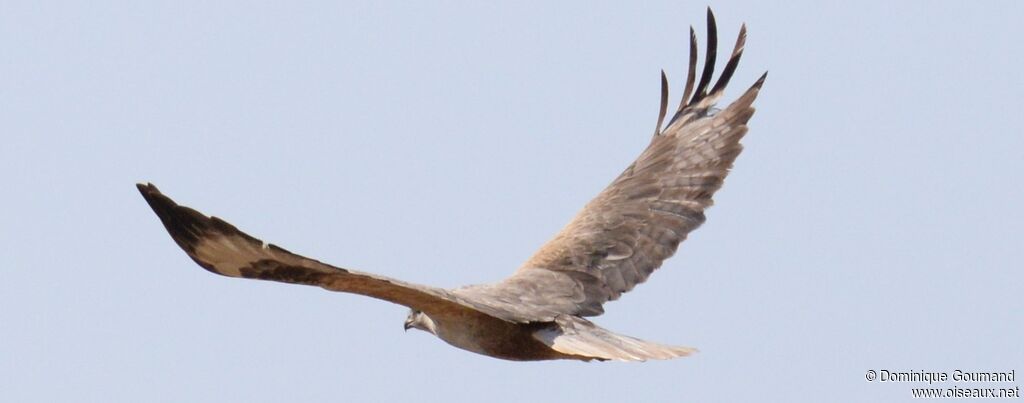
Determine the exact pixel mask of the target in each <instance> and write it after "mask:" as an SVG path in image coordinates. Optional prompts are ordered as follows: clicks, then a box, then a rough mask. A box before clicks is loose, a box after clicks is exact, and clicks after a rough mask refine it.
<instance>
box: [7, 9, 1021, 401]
mask: <svg viewBox="0 0 1024 403" xmlns="http://www.w3.org/2000/svg"><path fill="white" fill-rule="evenodd" d="M482 3H483V2H443V3H436V4H433V3H426V2H422V3H420V2H417V3H402V4H398V3H395V4H390V5H388V4H376V2H363V3H353V2H319V3H301V4H293V3H288V2H282V3H281V4H277V5H274V4H264V3H254V2H217V4H211V3H210V2H188V3H183V2H178V1H167V2H104V1H99V2H48V3H44V2H35V1H4V2H2V3H0V139H2V143H0V167H2V169H0V183H2V185H3V197H2V198H0V207H2V208H0V245H3V246H2V248H0V257H2V258H3V263H2V265H0V273H2V278H3V280H2V281H0V400H3V401H11V402H25V401H82V402H141V401H145V402H165V401H166V402H235V401H237V402H281V401H309V402H338V401H374V400H390V401H444V402H478V401H484V399H485V400H486V401H524V400H526V401H561V402H593V401H602V400H606V401H625V400H626V399H635V400H633V401H810V402H820V401H901V400H909V399H910V388H911V387H922V386H927V385H926V384H921V383H904V384H892V383H884V384H883V383H878V382H874V383H869V382H867V381H866V380H865V372H866V371H867V370H869V369H875V370H881V369H888V370H897V371H918V370H926V371H946V372H951V371H953V370H955V369H958V368H959V369H965V370H980V371H1007V370H1011V369H1015V370H1016V371H1017V376H1018V378H1022V377H1024V348H1021V340H1024V328H1022V312H1024V296H1022V291H1021V287H1022V284H1024V274H1022V270H1021V260H1022V259H1021V258H1022V253H1024V252H1022V251H1024V217H1022V215H1021V206H1022V205H1024V186H1022V185H1024V183H1022V182H1024V181H1022V179H1021V178H1022V170H1024V123H1021V122H1022V120H1021V113H1022V109H1021V105H1022V104H1024V74H1022V73H1021V66H1022V64H1024V58H1022V55H1021V49H1022V47H1021V44H1020V41H1021V39H1022V38H1024V27H1022V25H1021V23H1020V21H1021V20H1022V17H1024V9H1022V6H1021V4H1022V3H1020V2H1012V1H1004V2H985V3H981V2H932V1H928V2H925V1H920V2H846V3H845V4H844V5H840V6H826V5H824V4H823V3H826V2H802V3H801V2H785V3H783V4H780V3H778V2H760V1H758V2H754V1H751V2H715V3H712V4H711V6H712V7H713V8H714V9H715V11H716V13H717V15H718V18H719V19H718V22H719V27H720V32H721V38H722V39H721V42H722V47H721V51H722V53H727V52H728V48H730V47H731V45H732V43H733V41H734V38H735V35H736V33H737V31H738V29H739V26H740V23H741V22H747V24H748V27H749V39H748V41H747V50H746V53H745V54H744V57H743V61H742V63H741V64H740V66H739V69H738V71H737V73H736V75H735V77H734V78H733V81H732V85H731V88H730V90H729V91H728V92H727V96H726V99H730V100H731V99H732V98H734V97H735V96H736V95H737V94H739V93H740V92H741V91H742V90H743V89H745V88H746V87H747V86H749V85H750V84H752V83H753V82H754V80H755V79H756V78H757V77H758V76H759V75H760V74H761V73H762V72H764V71H766V70H768V71H770V74H769V77H768V80H767V83H766V84H765V87H764V90H763V91H762V92H761V95H760V98H759V99H758V100H757V103H756V106H757V108H758V112H757V114H756V115H755V116H754V118H753V119H752V120H751V122H750V127H751V130H750V132H749V134H748V135H747V137H746V138H745V139H744V144H745V145H746V150H745V152H744V153H743V154H742V155H741V156H740V157H739V160H738V161H737V164H736V166H735V169H734V171H733V173H732V174H731V175H730V176H729V178H728V180H727V181H726V184H725V186H724V188H723V190H722V191H720V192H719V193H718V194H717V195H716V197H715V199H716V201H717V204H716V205H715V207H713V208H712V209H711V210H709V212H708V221H707V223H706V224H705V225H704V227H702V228H701V229H699V230H698V231H696V232H695V233H693V234H691V237H690V239H689V240H688V241H686V242H685V243H683V244H682V245H681V247H680V249H679V252H678V253H677V255H676V257H675V258H673V259H671V260H669V261H668V262H667V263H666V264H665V265H664V266H663V267H662V269H661V270H659V271H658V272H656V273H655V274H654V275H653V276H652V278H651V279H650V281H649V282H647V283H645V284H643V285H641V286H639V287H638V288H637V289H635V290H634V291H633V292H631V293H629V294H626V295H625V296H624V297H623V298H622V299H621V300H620V301H617V302H614V303H611V304H609V305H607V306H606V308H607V313H606V314H605V315H604V316H602V317H598V318H595V321H596V322H597V323H599V324H601V325H603V326H605V327H607V328H609V329H611V330H614V331H618V332H622V333H624V334H629V335H633V336H637V337H641V338H645V339H650V340H653V341H658V342H664V343H670V344H681V345H689V346H695V347H698V348H700V350H701V352H700V353H699V354H697V355H696V356H693V357H689V358H684V359H677V360H672V361H664V362H647V363H643V364H635V363H580V362H539V363H515V362H506V361H501V360H496V359H491V358H487V357H484V356H479V355H475V354H473V353H469V352H465V351H462V350H458V349H455V348H452V347H449V346H448V345H446V344H444V343H443V342H442V341H440V340H438V339H436V338H434V337H433V336H430V335H428V334H426V333H423V332H413V331H410V332H408V333H405V332H403V331H402V322H403V320H404V319H405V315H406V309H405V308H403V307H400V306H397V305H391V304H388V303H385V302H381V301H377V300H373V299H369V298H365V297H360V296H353V295H346V294H338V293H330V292H326V291H323V290H320V289H317V288H311V287H302V286H295V285H286V284H278V283H269V282H258V281H249V280H239V279H231V278H226V277H219V276H214V275H212V274H210V273H207V272H206V271H204V270H202V269H200V268H199V267H198V266H196V265H195V264H194V263H193V262H192V261H191V260H189V259H188V258H187V257H186V255H185V254H184V253H182V251H181V250H179V249H178V247H177V246H176V245H175V244H174V243H173V242H172V241H171V239H170V238H169V237H168V235H167V234H166V232H165V231H164V229H163V227H162V226H161V225H160V223H159V221H158V220H157V218H156V217H155V216H154V215H153V213H152V212H151V211H150V210H149V208H148V206H147V205H146V203H145V202H144V201H143V200H142V198H141V197H139V195H138V193H137V191H136V189H135V186H134V184H135V183H136V182H139V181H152V182H153V183H155V184H156V185H158V186H159V187H160V188H161V190H163V191H164V192H165V193H167V194H168V195H169V196H171V197H173V198H175V199H176V200H177V201H179V202H180V203H183V204H186V205H189V206H192V207H195V208H197V209H199V210H201V211H203V212H206V213H208V214H214V215H217V216H220V217H222V218H224V219H226V220H228V221H230V222H232V223H234V224H236V225H237V226H239V227H240V228H242V229H243V230H246V231H247V232H249V233H251V234H253V235H255V236H257V237H260V238H262V239H264V240H267V241H269V242H274V243H277V244H279V245H281V246H283V247H285V248H288V249H290V250H293V251H295V252H298V253H302V254H305V255H308V256H310V257H314V258H318V259H321V260H324V261H326V262H330V263H334V264H336V265H340V266H343V267H349V268H353V269H359V270H365V271H372V272H376V273H381V274H386V275H389V276H394V277H398V278H401V279H405V280H408V281H413V282H418V283H425V284H430V285H437V286H445V287H454V286H458V285H462V284H467V283H481V282H490V281H495V280H498V279H501V278H503V277H504V276H506V275H508V274H510V273H511V272H512V270H513V269H514V268H516V267H517V266H518V265H519V264H520V263H521V262H522V261H524V260H525V259H526V258H527V257H528V256H529V255H530V254H531V253H532V252H533V251H534V250H535V249H536V248H537V247H539V246H540V245H541V244H542V243H543V242H544V241H546V240H547V239H548V238H549V237H550V236H552V235H553V234H554V233H555V232H556V231H557V230H558V229H559V228H560V227H561V226H562V225H564V224H565V223H566V222H567V221H568V220H569V218H570V217H572V215H573V214H575V212H576V211H577V210H578V209H579V208H580V207H582V206H583V204H584V203H585V202H586V201H587V200H589V199H590V198H591V197H592V196H593V195H595V194H596V193H597V192H599V191H600V190H601V189H602V188H603V187H604V186H605V185H606V184H607V183H608V182H609V181H610V180H611V179H612V178H613V177H615V176H616V175H617V174H618V173H619V172H621V170H622V169H623V168H624V167H625V166H626V165H628V164H629V163H630V162H631V161H632V160H633V158H634V157H636V156H637V155H638V154H639V152H640V151H641V150H642V149H643V148H644V147H645V145H646V144H647V141H648V139H649V136H650V134H651V132H652V131H653V127H654V122H655V118H656V116H657V108H658V91H659V87H658V86H659V84H658V71H659V69H661V68H664V69H665V70H666V71H667V72H668V74H669V78H670V80H671V82H672V84H673V87H672V89H673V92H672V97H673V100H672V104H675V103H676V102H677V98H676V96H678V95H679V94H680V93H681V88H682V84H683V83H682V81H683V78H685V70H684V63H685V59H686V37H687V29H688V25H690V24H693V25H694V26H695V27H696V28H697V30H698V33H699V38H700V41H701V43H702V44H703V43H704V40H705V39H706V35H705V34H704V29H705V25H704V7H705V6H706V5H707V4H706V3H703V2H682V1H667V2H658V3H654V2H650V3H646V2H645V3H642V4H632V5H624V4H618V2H601V3H591V2H577V3H565V4H548V2H531V3H519V2H517V3H505V4H498V5H495V4H482ZM1020 385H1024V380H1020V379H1019V380H1018V381H1017V382H1016V383H1013V384H997V385H992V384H986V385H982V386H985V387H1013V386H1020ZM940 386H943V387H952V386H953V384H950V383H947V384H944V385H940ZM957 386H959V387H969V386H970V385H964V384H958V385H957Z"/></svg>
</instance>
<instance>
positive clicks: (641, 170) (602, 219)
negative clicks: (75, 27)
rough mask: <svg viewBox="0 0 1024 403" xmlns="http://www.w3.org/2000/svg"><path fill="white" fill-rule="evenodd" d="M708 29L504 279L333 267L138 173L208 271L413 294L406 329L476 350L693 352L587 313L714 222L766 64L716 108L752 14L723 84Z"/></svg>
mask: <svg viewBox="0 0 1024 403" xmlns="http://www.w3.org/2000/svg"><path fill="white" fill-rule="evenodd" d="M707 35H708V47H707V51H706V52H705V58H704V65H703V70H702V72H701V74H700V79H699V80H698V79H696V70H697V37H696V35H695V34H694V31H693V27H691V28H690V54H689V56H690V57H689V72H688V74H687V77H686V86H685V89H684V90H683V97H682V100H681V101H680V104H679V107H678V109H676V111H675V113H674V114H673V115H672V118H671V119H669V120H668V123H665V117H666V111H667V108H668V80H667V79H666V78H665V73H664V71H663V72H662V74H661V108H660V111H659V113H658V123H657V126H656V127H655V131H654V136H653V138H652V139H651V142H650V144H649V145H648V146H647V148H646V149H645V150H644V151H643V153H641V154H640V156H639V157H637V159H636V161H634V162H633V164H632V165H630V166H629V167H627V168H626V170H625V171H624V172H622V174H621V175H619V176H618V177H617V178H615V180H614V181H612V183H611V184H610V185H608V187H607V188H605V189H604V190H603V191H602V192H601V193H600V194H598V195H597V197H595V198H594V199H593V200H591V201H590V202H589V203H588V204H587V205H586V206H584V207H583V210H581V211H580V212H579V213H578V214H577V215H576V217H574V218H573V219H572V220H571V221H570V222H569V224H568V225H566V226H565V227H564V228H563V229H562V230H561V232H559V233H558V234H556V235H555V236H554V238H553V239H551V240H550V241H549V242H548V243H547V244H545V245H544V246H543V247H541V249H540V250H538V251H537V252H536V253H535V254H534V255H533V256H532V257H530V258H529V259H528V260H527V261H526V262H525V263H523V265H522V266H520V267H519V268H518V269H517V270H516V271H515V273H513V274H512V275H511V276H510V277H508V278H506V279H504V280H502V281H500V282H497V283H493V284H482V285H470V286H464V287H459V288H454V289H442V288H435V287H430V286H423V285H418V284H411V283H407V282H404V281H400V280H396V279H392V278H388V277H384V276H379V275H376V274H370V273H363V272H358V271H355V270H349V269H344V268H340V267H336V266H332V265H329V264H326V263H322V262H320V261H317V260H314V259H310V258H307V257H304V256H300V255H297V254H294V253H292V252H289V251H287V250H285V249H283V248H281V247H278V246H276V245H273V244H269V243H266V242H263V241H261V240H259V239H256V238H254V237H252V236H250V235H248V234H246V233H244V232H242V231H240V230H239V229H238V228H236V227H235V226H234V225H231V224H229V223H227V222H226V221H224V220H221V219H219V218H217V217H211V216H206V215H204V214H202V213H200V212H198V211H196V210H193V209H191V208H189V207H185V206H181V205H178V204H177V203H175V202H174V201H173V200H171V199H170V198H169V197H167V196H165V195H164V194H162V193H160V191H159V190H158V189H157V188H156V186H153V185H152V184H141V183H140V184H138V189H139V191H140V192H141V193H142V196H143V197H144V198H145V199H146V201H147V202H148V203H149V205H150V207H152V209H153V211H154V212H156V215H157V216H158V217H159V218H160V221H162V222H163V225H164V227H166V229H167V231H168V232H169V233H170V235H171V237H172V238H173V239H174V241H175V242H176V243H177V244H178V246H180V247H181V248H182V249H184V250H185V253H187V254H188V255H189V257H191V258H192V260H194V261H195V262H196V263H198V264H199V265H200V266H202V267H203V268H205V269H206V270H209V271H211V272H213V273H216V274H221V275H225V276H229V277H241V278H251V279H260V280H272V281H279V282H284V283H294V284H306V285H314V286H319V287H322V288H325V289H327V290H331V291H341V292H348V293H355V294H361V295H365V296H369V297H373V298H377V299H381V300H385V301H389V302H392V303H395V304H399V305H404V306H406V307H408V308H410V312H409V316H408V317H407V318H406V320H405V329H406V330H408V329H410V328H412V329H419V330H423V331H426V332H429V333H431V334H433V335H435V336H437V337H439V338H440V339H441V340H444V341H445V342H447V343H448V344H451V345H452V346H455V347H458V348H461V349H464V350H468V351H472V352H475V353H479V354H483V355H487V356H491V357H496V358H501V359H506V360H516V361H533V360H553V359H570V360H583V361H590V360H600V361H604V360H621V361H644V360H649V359H669V358H676V357H682V356H687V355H690V354H692V353H693V352H695V351H696V350H695V349H693V348H689V347H679V346H669V345H664V344H659V343H654V342H649V341H645V340H640V339H637V338H634V337H630V336H625V335H621V334H616V333H613V332H611V331H609V330H606V329H604V328H602V327H600V326H598V325H596V324H594V323H593V322H591V321H590V320H588V319H586V318H587V317H592V316H597V315H600V314H602V313H603V312H604V309H603V305H604V303H606V302H608V301H613V300H615V299H618V298H619V296H620V295H622V293H624V292H627V291H629V290H632V289H633V287H635V286H636V285H637V284H640V283H642V282H644V281H645V280H647V277H648V276H650V274H651V273H652V272H653V271H654V270H655V269H657V268H658V267H660V266H661V264H662V263H663V262H664V261H665V260H666V259H668V258H669V257H671V256H672V255H673V254H674V253H675V251H676V248H677V247H678V246H679V243H680V242H682V241H683V240H684V239H686V236H687V234H689V233H690V231H693V230H694V229H696V228H697V227H699V226H700V225H701V224H702V223H703V222H704V210H705V209H707V208H708V207H709V206H711V204H712V200H711V197H712V195H714V193H715V191H716V190H718V189H719V188H720V187H721V186H722V182H723V180H724V179H725V176H726V175H727V174H728V173H729V169H730V168H731V167H732V164H733V161H735V160H736V156H738V155H739V153H740V150H741V149H742V146H741V145H740V143H739V141H740V139H741V138H742V137H743V135H744V134H746V132H747V121H748V120H750V117H751V116H752V115H753V114H754V108H753V107H752V104H753V102H754V99H755V98H756V97H757V94H758V92H759V91H760V89H761V85H762V83H763V82H764V79H765V77H766V75H767V73H765V75H762V76H761V77H760V78H759V79H758V80H757V81H756V82H755V83H754V85H753V86H751V87H750V88H749V89H747V90H746V91H745V92H744V93H743V94H742V95H740V96H739V98H737V99H736V100H735V101H733V102H732V103H731V104H730V105H729V106H727V107H725V108H724V109H717V108H715V107H714V106H715V103H716V102H717V101H718V100H719V98H721V97H722V93H723V90H724V89H725V87H726V85H727V84H728V83H729V78H730V77H731V76H732V74H733V72H734V71H735V70H736V66H737V64H738V63H739V61H740V56H741V55H742V54H743V46H744V42H745V40H746V26H745V25H744V26H742V27H741V28H740V33H739V37H738V38H737V40H736V45H735V47H734V48H733V51H732V54H731V56H730V57H729V60H728V62H726V65H725V68H724V69H723V71H722V73H721V75H720V77H719V78H718V80H717V81H716V82H715V83H714V85H711V80H712V75H713V74H714V67H715V51H716V48H717V45H718V44H717V42H718V41H717V28H716V25H715V18H714V15H713V14H712V13H711V9H710V8H709V9H708V13H707ZM663 123H665V124H664V125H663Z"/></svg>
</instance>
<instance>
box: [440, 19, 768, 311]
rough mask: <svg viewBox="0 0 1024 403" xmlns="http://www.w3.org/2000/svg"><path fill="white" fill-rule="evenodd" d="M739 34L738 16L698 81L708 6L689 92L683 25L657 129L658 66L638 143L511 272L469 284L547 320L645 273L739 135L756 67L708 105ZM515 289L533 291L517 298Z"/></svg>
mask: <svg viewBox="0 0 1024 403" xmlns="http://www.w3.org/2000/svg"><path fill="white" fill-rule="evenodd" d="M745 38H746V27H745V26H744V27H743V28H741V30H740V35H739V38H738V39H737V41H736V46H735V48H734V50H733V52H732V55H731V57H730V58H729V61H728V63H727V64H726V67H725V69H724V71H723V73H722V76H721V77H720V78H719V79H718V81H717V83H715V84H714V86H713V87H712V88H711V90H710V91H708V86H709V85H710V83H711V75H712V74H713V71H714V63H715V47H716V45H717V40H716V26H715V19H714V15H713V14H712V13H711V10H710V9H709V10H708V44H709V47H708V51H707V55H706V59H705V63H704V71H703V73H701V77H700V81H699V82H697V86H696V90H695V91H693V93H692V97H691V90H693V86H694V80H695V71H696V67H697V66H696V62H697V50H696V36H695V35H694V33H693V28H691V29H690V69H689V75H688V77H687V83H686V89H685V91H684V95H683V100H682V101H681V103H680V106H679V109H678V110H677V111H676V113H675V115H674V116H673V117H672V119H671V120H670V121H669V123H668V125H667V126H666V127H665V128H664V130H662V129H661V127H662V123H663V120H664V118H665V112H666V108H667V102H668V83H667V80H666V79H665V75H664V72H662V99H661V111H660V113H659V115H658V125H657V128H656V129H655V135H654V138H653V139H652V140H651V143H650V145H649V146H648V147H647V149H646V150H644V152H643V153H642V154H640V156H639V157H638V158H637V159H636V161H635V162H633V164H632V165H630V166H629V167H628V168H626V170H625V172H623V173H622V174H621V175H620V176H619V177H618V178H616V179H615V181H613V182H612V183H611V185H609V186H608V187H607V188H606V189H605V190H604V191H602V192H601V193H600V194H599V195H598V196H597V197H596V198H594V199H593V200H591V201H590V203H588V204H587V205H586V206H585V207H584V208H583V210H582V211H580V212H579V214H577V215H576V217H575V218H574V219H573V220H572V221H571V222H570V223H569V224H568V225H567V226H566V227H565V228H563V229H562V231H561V232H559V233H558V234H557V235H556V236H555V237H554V239H552V240H551V241H549V242H548V243H547V244H545V245H544V246H543V247H542V248H541V249H540V250H539V251H537V253H536V254H534V255H533V257H531V258H530V259H529V260H528V261H527V262H526V263H525V264H523V266H522V267H520V268H519V270H518V271H517V272H516V273H515V274H513V275H512V276H511V277H509V278H508V279H506V280H504V281H502V282H500V283H496V284H493V285H490V286H484V287H479V288H475V289H473V290H472V293H474V294H477V295H481V294H486V295H489V296H490V300H502V299H505V300H509V301H511V302H512V303H513V304H515V305H519V306H520V308H519V309H520V310H526V309H528V307H527V306H529V305H532V308H533V309H534V310H535V312H536V313H537V314H536V317H537V318H538V319H540V320H549V319H550V318H551V316H552V315H551V313H552V312H559V311H560V312H562V313H566V314H572V315H581V316H592V315H599V314H601V313H603V308H602V304H604V303H605V302H607V301H609V300H614V299H617V298H618V297H619V295H621V294H622V293H624V292H626V291H629V290H631V289H633V287H634V286H636V285H637V284H639V283H641V282H643V281H645V280H646V279H647V277H648V276H649V275H650V274H651V272H653V271H654V270H655V269H657V268H658V267H659V266H661V264H662V262H663V261H664V260H665V259H668V258H669V257H671V256H672V255H673V254H674V253H675V251H676V248H677V247H678V245H679V243H680V242H682V241H683V240H684V239H686V236H687V234H689V233H690V231H693V230H694V229H696V228H697V227H699V226H700V225H701V224H702V223H703V222H704V210H705V209H706V208H708V207H709V206H711V204H712V200H711V196H712V195H713V194H714V193H715V191H717V190H718V189H719V188H720V187H721V186H722V181H723V180H724V179H725V177H726V175H727V174H728V173H729V169H730V168H731V167H732V164H733V161H734V160H735V159H736V156H737V155H739V153H740V150H741V149H742V146H741V145H740V144H739V140H740V138H742V137H743V135H744V134H745V133H746V132H747V125H746V124H747V121H748V120H749V119H750V117H751V116H752V115H753V113H754V108H753V107H752V106H751V104H752V103H753V102H754V99H755V98H756V97H757V94H758V91H759V90H760V88H761V84H762V83H763V82H764V79H765V76H761V78H760V79H758V80H757V82H756V83H754V85H753V86H752V87H750V89H748V90H747V91H746V92H745V93H744V94H743V95H742V96H740V97H739V99H737V100H736V101H735V102H733V103H732V104H731V105H729V106H728V107H726V108H725V109H724V110H721V111H717V110H715V109H713V108H712V107H713V106H714V104H715V102H716V101H717V100H718V99H719V98H720V97H721V96H722V91H723V90H724V89H725V86H726V84H727V83H728V81H729V78H730V77H731V76H732V73H733V71H735V69H736V65H737V64H738V63H739V60H740V56H741V55H742V54H743V46H744V41H745ZM687 98H689V100H687ZM554 283H558V284H566V283H571V285H570V286H560V287H558V288H557V289H553V287H551V286H550V285H549V284H554ZM524 290H525V291H534V290H536V291H539V292H541V294H540V295H529V297H528V299H527V297H526V296H523V295H522V294H523V291H524ZM455 291H459V290H455Z"/></svg>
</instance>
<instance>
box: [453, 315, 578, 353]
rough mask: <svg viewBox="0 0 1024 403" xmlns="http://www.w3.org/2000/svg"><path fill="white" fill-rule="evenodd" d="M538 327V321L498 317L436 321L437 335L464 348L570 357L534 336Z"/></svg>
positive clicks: (467, 349) (468, 349) (473, 350)
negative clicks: (526, 321) (479, 319)
mask: <svg viewBox="0 0 1024 403" xmlns="http://www.w3.org/2000/svg"><path fill="white" fill-rule="evenodd" d="M446 322H447V323H446ZM537 327H538V325H537V324H516V323H509V322H505V321H502V320H498V319H494V320H488V321H476V320H463V321H441V322H440V323H437V337H439V338H440V339H441V340H444V341H445V342H446V343H448V344H450V345H452V346H455V347H458V348H461V349H463V350H466V351H472V352H474V353H477V354H483V355H486V356H489V357H495V358H502V359H506V360H514V361H535V360H552V359H559V358H569V357H567V356H565V355H564V354H561V353H559V352H557V351H554V350H552V349H551V348H550V347H548V346H547V345H545V344H544V343H541V342H540V341H539V340H537V339H535V338H533V333H534V332H535V331H536V330H537Z"/></svg>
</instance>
